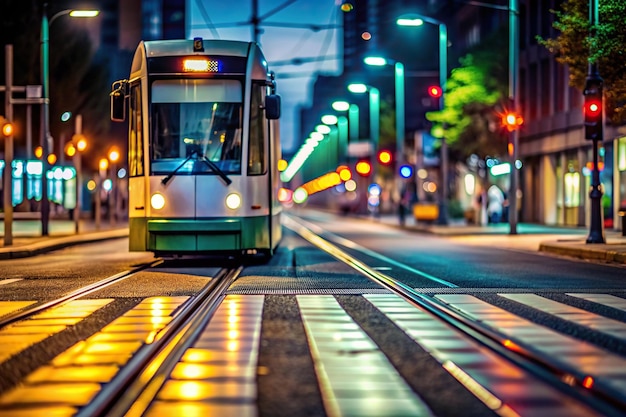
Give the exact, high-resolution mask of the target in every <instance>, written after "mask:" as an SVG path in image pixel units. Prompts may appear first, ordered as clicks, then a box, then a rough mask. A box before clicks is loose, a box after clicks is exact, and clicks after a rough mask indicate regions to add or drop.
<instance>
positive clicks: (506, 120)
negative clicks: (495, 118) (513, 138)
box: [502, 111, 524, 132]
mask: <svg viewBox="0 0 626 417" xmlns="http://www.w3.org/2000/svg"><path fill="white" fill-rule="evenodd" d="M502 124H503V125H504V126H505V127H506V128H507V130H508V131H509V132H511V131H513V130H515V129H517V128H519V127H520V126H521V125H522V124H524V118H523V117H522V116H521V115H520V114H517V113H515V112H512V111H510V112H506V113H505V114H503V115H502Z"/></svg>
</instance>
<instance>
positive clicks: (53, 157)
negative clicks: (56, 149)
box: [48, 153, 57, 165]
mask: <svg viewBox="0 0 626 417" xmlns="http://www.w3.org/2000/svg"><path fill="white" fill-rule="evenodd" d="M56 161H57V156H56V155H55V154H53V153H51V154H50V155H48V163H49V164H50V165H54V164H55V163H56Z"/></svg>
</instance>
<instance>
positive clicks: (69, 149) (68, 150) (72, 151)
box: [65, 143, 76, 157]
mask: <svg viewBox="0 0 626 417" xmlns="http://www.w3.org/2000/svg"><path fill="white" fill-rule="evenodd" d="M65 154H66V155H67V156H69V157H72V156H74V155H76V147H75V146H74V145H73V144H72V143H68V144H67V146H66V148H65Z"/></svg>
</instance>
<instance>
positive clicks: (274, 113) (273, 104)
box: [265, 94, 280, 120]
mask: <svg viewBox="0 0 626 417" xmlns="http://www.w3.org/2000/svg"><path fill="white" fill-rule="evenodd" d="M265 117H267V118H268V119H270V120H276V119H279V118H280V96H279V95H278V94H270V95H268V96H265Z"/></svg>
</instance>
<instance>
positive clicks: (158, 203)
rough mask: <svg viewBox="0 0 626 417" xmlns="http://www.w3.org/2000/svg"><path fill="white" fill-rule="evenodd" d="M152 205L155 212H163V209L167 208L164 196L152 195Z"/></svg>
mask: <svg viewBox="0 0 626 417" xmlns="http://www.w3.org/2000/svg"><path fill="white" fill-rule="evenodd" d="M150 205H151V206H152V208H153V209H155V210H161V209H162V208H163V207H165V197H164V196H163V194H160V193H155V194H152V198H150Z"/></svg>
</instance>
